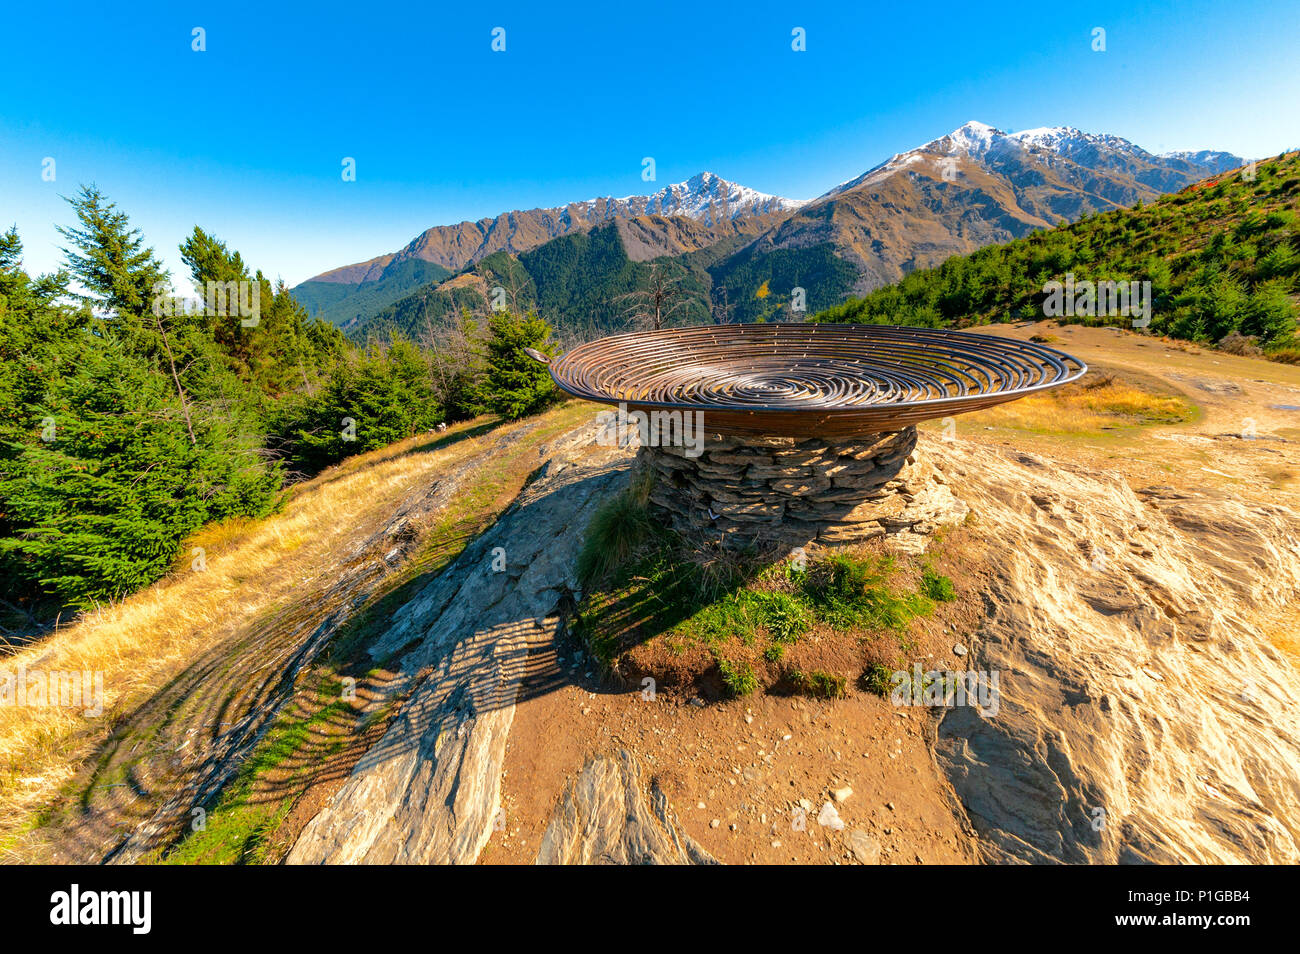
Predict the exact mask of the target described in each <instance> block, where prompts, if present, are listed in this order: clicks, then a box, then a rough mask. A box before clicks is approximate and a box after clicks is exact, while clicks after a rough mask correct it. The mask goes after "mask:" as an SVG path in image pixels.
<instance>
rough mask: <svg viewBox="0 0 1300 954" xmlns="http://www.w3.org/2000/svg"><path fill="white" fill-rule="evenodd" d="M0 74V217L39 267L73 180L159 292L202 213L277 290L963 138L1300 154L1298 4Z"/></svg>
mask: <svg viewBox="0 0 1300 954" xmlns="http://www.w3.org/2000/svg"><path fill="white" fill-rule="evenodd" d="M498 26H500V27H504V28H505V29H506V51H505V52H504V53H494V52H492V50H491V48H490V45H491V39H492V37H491V31H492V29H493V28H494V27H498ZM194 27H203V28H204V29H205V30H206V42H207V51H206V52H203V53H196V52H193V51H192V50H191V40H192V37H191V30H192V28H194ZM794 27H803V28H804V29H805V30H806V32H807V51H806V52H800V53H797V52H794V51H792V50H791V30H792V29H793V28H794ZM1094 27H1103V28H1104V29H1105V30H1106V47H1107V48H1106V51H1105V52H1104V53H1098V52H1094V51H1093V50H1092V30H1093V28H1094ZM0 64H3V66H2V67H0V69H2V70H3V75H4V81H5V90H4V93H3V99H2V100H0V225H2V226H4V227H7V226H8V225H9V224H12V223H15V222H16V223H17V225H18V226H19V229H20V231H21V233H22V235H23V238H24V240H25V242H26V243H27V253H26V261H27V266H28V268H29V269H30V270H33V271H46V270H50V269H52V268H54V267H55V266H56V265H57V264H58V262H59V260H60V256H59V252H58V245H59V239H58V236H57V235H56V234H55V232H54V230H53V225H54V224H55V223H67V222H68V221H69V218H70V211H69V209H68V208H67V206H66V205H65V204H64V203H63V202H62V201H61V200H60V198H59V196H60V195H67V194H71V193H72V192H74V191H75V190H76V188H77V186H78V185H79V184H80V183H84V182H95V183H97V184H98V185H99V186H100V187H101V188H103V189H104V190H105V191H106V192H107V193H108V195H109V196H110V197H111V198H112V199H114V200H115V201H117V203H118V204H119V205H120V206H121V207H122V208H123V209H125V210H126V211H127V212H128V213H129V214H130V215H131V216H132V218H133V220H134V221H135V223H136V224H137V225H139V226H140V227H141V228H142V229H144V231H145V233H146V237H147V238H148V240H149V242H150V243H151V244H152V245H154V247H155V248H156V249H157V250H158V252H159V253H160V254H161V255H162V256H163V258H164V260H165V261H166V262H167V263H168V265H169V266H171V267H172V270H173V273H174V274H177V275H180V274H182V273H183V268H182V266H181V265H180V262H179V256H178V254H177V251H176V245H177V243H178V242H180V241H181V240H182V239H183V238H184V236H185V235H186V234H187V233H188V232H189V231H190V230H191V229H192V227H193V226H194V225H195V224H199V225H202V226H203V227H204V228H206V229H208V230H210V231H213V232H215V233H216V234H217V235H218V236H220V237H221V238H223V239H225V240H226V241H227V242H228V243H229V244H230V245H232V246H233V247H235V248H237V249H239V250H240V251H241V252H242V253H243V255H244V257H245V259H246V260H247V261H249V262H251V263H252V264H253V265H254V266H255V267H260V268H262V269H263V270H264V271H266V272H267V273H268V274H269V275H271V276H272V277H275V276H282V277H284V278H285V280H287V281H288V282H290V284H293V283H296V282H298V281H301V280H302V279H304V278H307V277H309V276H310V275H312V274H315V273H317V272H320V271H323V270H325V269H327V268H330V267H334V266H337V265H343V264H347V263H350V262H354V261H359V260H362V259H366V258H370V257H372V256H374V255H378V254H380V253H383V252H386V251H392V250H395V249H397V248H400V247H401V246H402V245H404V244H405V243H406V242H408V241H409V240H410V239H411V238H413V237H414V236H415V235H416V234H418V233H419V232H421V231H422V230H424V229H425V228H427V227H429V226H431V225H438V224H445V223H449V222H456V221H460V220H462V219H477V218H480V217H482V216H485V215H492V214H495V213H497V212H502V211H506V210H509V209H515V208H531V207H535V206H549V205H559V204H562V203H564V202H566V201H569V200H575V199H584V198H590V197H592V196H596V195H628V194H632V193H639V192H649V191H653V189H654V188H659V187H662V186H664V185H666V184H668V183H670V182H676V181H680V180H682V179H684V178H687V177H688V176H690V175H693V174H694V173H696V172H698V171H700V170H702V169H710V170H712V171H714V172H716V173H718V174H719V175H722V176H724V177H725V178H728V179H732V180H734V181H737V182H740V183H743V184H745V185H748V186H751V187H753V188H756V189H759V190H762V191H765V192H773V193H777V194H780V195H785V196H791V197H796V198H807V197H811V196H814V195H817V194H820V193H821V192H823V191H825V190H826V189H828V188H829V187H831V186H833V185H835V184H837V183H839V182H842V181H844V180H846V179H849V178H852V177H853V176H856V175H858V174H859V173H861V172H863V171H864V170H865V169H867V168H869V167H870V166H873V165H875V164H876V163H878V162H880V161H881V160H882V159H885V158H887V157H888V156H890V155H892V154H893V153H895V152H899V151H902V150H905V149H908V148H911V147H913V146H915V145H919V144H920V143H922V142H925V141H927V140H929V139H933V138H935V137H938V136H940V135H943V134H944V133H945V132H948V131H950V130H951V129H953V128H955V127H956V126H958V125H960V124H961V123H963V122H965V121H966V120H969V119H979V120H981V121H983V122H987V123H991V124H993V125H995V126H998V127H1000V128H1003V129H1007V130H1017V129H1024V128H1028V127H1032V126H1051V125H1072V126H1078V127H1079V128H1081V129H1084V130H1088V131H1091V132H1109V133H1115V134H1117V135H1120V136H1124V137H1126V138H1128V139H1131V140H1133V141H1134V142H1136V143H1137V144H1138V145H1140V146H1143V147H1144V148H1146V149H1149V150H1151V151H1153V152H1163V151H1168V150H1173V149H1199V148H1214V149H1225V150H1228V151H1231V152H1235V153H1237V154H1239V155H1245V156H1248V157H1262V156H1265V155H1271V154H1274V153H1277V152H1279V151H1281V150H1283V149H1285V148H1294V147H1296V146H1300V2H1298V0H1290V2H1285V0H1267V2H1256V3H1251V2H1239V3H1226V2H1222V3H1208V2H1202V0H1163V2H1152V3H1136V4H1135V3H1132V2H1104V3H1068V2H1067V3H1059V2H1054V3H1042V4H1030V3H1016V2H1009V3H999V4H987V5H985V4H979V3H949V2H944V0H926V2H919V3H897V2H891V3H886V4H875V3H869V2H861V3H849V2H845V3H794V2H784V3H765V2H761V0H759V2H754V0H749V2H739V3H718V2H709V0H704V2H693V3H683V2H678V0H665V2H656V3H636V2H628V3H599V4H597V3H590V4H576V3H575V4H568V5H563V4H560V5H557V4H550V3H536V2H532V3H492V2H474V3H454V4H440V3H428V2H426V3H419V4H410V5H403V4H398V3H374V4H364V3H357V2H355V0H350V2H348V3H341V4H331V3H328V2H315V3H310V4H306V3H303V4H291V3H286V4H280V3H267V2H261V3H219V4H218V3H211V4H203V3H186V2H172V3H147V2H143V3H132V4H116V3H103V2H95V3H85V2H70V3H62V4H58V5H56V6H54V7H51V6H50V5H48V4H42V3H16V4H9V5H7V8H6V10H5V13H4V16H3V30H2V31H0ZM47 156H49V157H53V158H54V159H55V161H56V166H55V170H56V175H57V178H56V180H55V181H54V182H52V183H50V182H43V181H42V180H41V168H42V160H43V159H44V158H45V157H47ZM345 156H351V157H354V158H355V159H356V163H357V181H356V182H344V181H342V179H341V176H340V171H341V161H342V159H343V157H345ZM644 156H653V157H655V160H656V163H657V172H658V181H657V182H656V183H653V184H647V183H644V182H642V180H641V160H642V158H643V157H644Z"/></svg>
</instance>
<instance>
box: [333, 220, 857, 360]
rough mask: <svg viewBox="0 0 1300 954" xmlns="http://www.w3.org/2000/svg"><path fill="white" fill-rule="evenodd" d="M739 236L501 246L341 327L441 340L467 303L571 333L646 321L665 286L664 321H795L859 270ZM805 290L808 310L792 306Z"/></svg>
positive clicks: (612, 231) (820, 252) (600, 234)
mask: <svg viewBox="0 0 1300 954" xmlns="http://www.w3.org/2000/svg"><path fill="white" fill-rule="evenodd" d="M750 241H751V239H750V237H749V236H746V235H737V236H733V237H730V238H728V239H725V240H723V241H720V242H718V243H716V244H714V245H711V246H709V247H707V248H704V249H699V250H697V251H692V252H687V253H684V254H681V255H665V256H660V257H658V258H654V259H651V260H649V261H634V260H632V259H631V258H629V256H628V254H627V249H626V247H625V246H624V243H623V239H622V235H621V233H620V231H619V228H618V227H617V226H616V225H612V224H611V225H607V226H601V227H599V228H594V229H591V230H590V231H588V232H578V233H573V234H571V235H564V236H561V237H559V238H557V239H552V240H551V241H549V242H546V243H545V244H543V245H541V246H539V247H537V248H535V249H533V250H532V251H529V252H523V253H522V254H519V255H517V256H516V255H511V254H510V253H508V252H495V253H493V254H492V255H489V256H487V257H486V258H484V259H483V260H482V261H480V262H479V263H477V264H476V265H474V266H472V267H471V268H469V269H467V270H465V271H464V272H461V273H460V274H458V275H456V276H455V277H453V278H451V279H448V280H445V281H442V282H439V283H436V284H431V285H428V286H426V287H424V288H422V289H420V290H419V291H417V292H415V293H414V294H411V295H409V296H407V297H406V298H403V299H402V300H400V301H398V302H396V303H394V304H393V305H391V306H390V307H388V308H386V309H384V310H383V311H381V312H380V313H379V314H378V315H376V316H375V317H374V318H373V319H371V320H369V321H366V322H362V323H360V324H357V325H344V330H345V331H346V332H347V333H348V334H349V335H350V336H351V337H353V338H354V339H356V340H366V339H367V338H371V337H374V338H379V339H386V338H388V337H390V336H391V335H393V334H403V335H406V336H408V337H412V338H420V337H422V336H423V337H425V338H426V339H429V340H434V339H436V338H437V336H438V335H439V334H440V333H441V329H444V328H446V327H447V325H448V323H449V322H451V321H452V320H453V319H454V318H455V317H456V316H457V315H458V314H459V313H460V312H461V311H462V310H463V309H469V310H470V311H473V312H479V311H482V310H483V309H486V308H490V307H492V304H493V301H492V298H493V294H494V290H495V289H498V288H499V289H501V291H500V292H499V293H496V294H499V295H503V296H504V300H505V304H506V306H507V307H509V308H512V309H516V310H520V309H529V308H532V309H535V310H536V311H537V312H538V314H540V315H541V316H542V317H543V318H545V319H546V320H547V321H548V322H549V323H550V324H551V325H552V326H553V327H555V328H556V330H557V332H558V333H559V334H560V335H561V337H562V338H564V339H565V340H570V341H572V340H589V339H591V338H595V337H599V336H600V335H602V334H611V333H614V332H619V331H626V330H629V329H631V328H636V327H648V326H651V325H652V324H653V322H652V321H647V319H646V314H647V311H648V309H650V308H652V303H653V301H654V299H655V297H656V290H658V293H659V297H660V298H665V299H666V304H665V305H664V306H663V307H662V308H661V309H660V311H661V312H664V311H667V310H668V309H671V314H670V315H668V316H667V317H666V318H665V320H664V323H665V324H674V325H687V324H703V323H707V322H710V321H718V322H723V321H729V322H751V321H778V320H784V321H792V320H793V321H797V320H800V319H801V318H802V317H803V316H804V315H806V314H808V313H811V312H812V311H814V310H815V309H817V308H823V307H826V306H827V305H830V304H833V303H835V302H838V301H840V300H842V299H843V297H844V296H845V295H847V294H848V293H849V291H850V290H851V289H852V288H853V283H854V281H855V279H856V275H857V269H856V267H855V266H854V265H852V264H851V263H850V262H847V261H845V260H843V259H841V258H839V257H837V256H836V254H835V250H834V247H833V246H832V245H831V244H830V243H819V244H815V245H812V246H809V247H807V248H798V249H777V250H773V251H766V252H757V251H752V250H746V249H745V248H744V247H745V246H746V245H747V244H749V243H750ZM795 288H802V289H803V301H802V303H801V305H802V308H794V309H792V307H791V306H792V304H793V303H794V302H793V300H792V299H793V291H794V289H795Z"/></svg>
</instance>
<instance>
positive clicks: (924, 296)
mask: <svg viewBox="0 0 1300 954" xmlns="http://www.w3.org/2000/svg"><path fill="white" fill-rule="evenodd" d="M1298 201H1300V153H1288V154H1285V155H1283V156H1280V157H1278V158H1277V159H1274V160H1271V161H1267V162H1261V163H1258V164H1257V166H1256V167H1255V168H1254V170H1253V176H1252V174H1251V172H1250V171H1249V168H1248V169H1247V170H1245V171H1244V174H1243V173H1238V172H1230V173H1226V174H1223V175H1221V176H1219V177H1215V178H1211V179H1208V180H1205V181H1203V182H1199V183H1197V184H1195V185H1192V186H1189V187H1188V188H1186V189H1184V190H1182V191H1181V192H1178V193H1174V194H1170V195H1164V196H1161V197H1160V198H1158V199H1157V200H1155V201H1154V202H1152V203H1150V204H1146V205H1142V204H1139V205H1137V206H1136V207H1134V208H1132V209H1119V210H1115V211H1111V212H1105V213H1100V214H1096V215H1089V216H1086V217H1085V218H1082V219H1080V220H1079V221H1078V222H1075V223H1074V224H1072V225H1063V226H1061V227H1059V228H1055V229H1051V230H1046V231H1040V232H1035V233H1033V234H1032V235H1029V236H1027V237H1025V238H1022V239H1018V240H1016V241H1013V242H1009V243H1006V244H1004V245H994V246H989V247H987V248H983V249H980V250H979V251H977V252H974V253H972V254H970V255H961V256H954V257H953V258H950V259H948V260H947V261H945V262H944V263H943V264H942V265H940V266H938V267H937V268H931V269H925V270H922V271H916V272H913V273H912V274H910V275H908V276H907V277H905V278H904V279H902V280H901V281H899V282H897V283H896V284H893V285H890V286H888V287H885V288H881V289H879V290H877V291H874V292H872V293H871V294H869V295H866V296H865V297H862V298H857V299H854V300H852V301H849V302H846V303H844V304H842V305H839V306H836V307H834V308H829V309H827V310H825V311H822V312H821V313H819V314H818V315H817V316H816V317H817V320H819V321H840V322H868V323H879V324H907V325H922V326H926V327H945V326H953V327H959V328H960V327H966V326H969V325H974V324H983V323H987V322H991V321H1010V320H1017V319H1034V318H1042V317H1044V314H1045V312H1044V304H1045V302H1046V300H1047V298H1048V292H1047V291H1046V289H1045V286H1046V285H1047V284H1048V283H1049V282H1063V283H1064V282H1066V281H1067V280H1069V279H1070V278H1071V276H1072V280H1073V281H1074V282H1076V283H1077V282H1083V281H1087V282H1092V283H1094V284H1095V283H1098V282H1105V281H1115V282H1134V281H1136V282H1148V281H1149V282H1150V283H1151V321H1150V325H1149V328H1148V330H1149V331H1151V332H1153V333H1156V334H1164V335H1169V336H1171V337H1175V338H1183V339H1187V340H1190V341H1199V342H1206V343H1220V342H1224V341H1225V339H1229V340H1228V342H1226V343H1225V344H1226V346H1228V347H1232V348H1234V349H1237V350H1241V349H1245V350H1251V349H1252V348H1254V347H1256V346H1258V347H1262V348H1264V349H1265V350H1266V351H1267V352H1268V353H1270V355H1271V356H1274V357H1278V358H1281V359H1283V360H1297V359H1300V347H1297V344H1296V321H1297V317H1298V316H1300V310H1298V309H1297V294H1298V293H1300V215H1298V214H1297V202H1298ZM1069 320H1077V321H1080V322H1083V323H1092V324H1124V325H1129V324H1131V321H1132V318H1131V316H1120V315H1115V314H1110V315H1107V314H1095V315H1087V314H1081V315H1080V314H1077V315H1075V316H1072V317H1071V318H1070V319H1069ZM1242 338H1246V339H1254V343H1252V342H1251V341H1249V340H1247V341H1242V340H1241V339H1242Z"/></svg>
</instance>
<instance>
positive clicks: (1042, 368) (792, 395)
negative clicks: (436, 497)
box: [538, 324, 1088, 439]
mask: <svg viewBox="0 0 1300 954" xmlns="http://www.w3.org/2000/svg"><path fill="white" fill-rule="evenodd" d="M538 357H540V356H538ZM1087 370H1088V368H1087V365H1085V364H1084V363H1083V362H1082V361H1080V360H1078V359H1077V358H1073V357H1071V356H1070V355H1068V354H1065V353H1064V352H1061V351H1057V350H1055V349H1054V348H1045V347H1043V346H1042V345H1038V344H1033V343H1030V342H1026V341H1016V340H1013V339H1010V338H999V337H993V336H991V335H978V334H970V333H967V332H961V331H947V330H934V329H929V328H901V327H894V326H890V325H839V324H753V325H705V326H701V327H694V328H669V329H663V330H660V331H648V332H637V333H633V334H622V335H613V336H611V337H608V338H601V339H600V340H598V341H593V342H590V343H588V344H584V345H580V346H578V347H577V348H574V349H572V350H571V351H569V352H567V353H566V354H564V355H562V356H561V357H559V358H556V359H555V360H554V361H552V362H550V371H551V376H552V377H553V378H554V379H555V383H556V384H557V385H559V387H560V388H562V389H563V390H564V391H567V392H568V393H569V394H572V395H573V396H575V397H579V398H584V399H586V400H589V401H599V402H602V403H605V404H625V405H626V406H627V407H628V409H629V410H646V411H650V410H655V409H660V410H669V411H702V412H703V413H704V421H705V426H706V427H707V428H708V430H709V431H711V432H718V433H721V434H749V435H764V436H785V437H820V438H833V439H838V438H847V437H852V436H854V435H859V434H868V433H874V432H879V431H895V430H899V429H901V428H903V427H907V426H908V425H911V424H916V423H918V422H919V421H924V420H928V419H930V418H936V417H945V416H948V415H952V414H962V413H965V412H968V411H976V410H979V409H980V408H986V407H991V406H992V405H994V404H1001V403H1003V402H1006V401H1014V400H1015V399H1016V398H1020V397H1024V396H1025V395H1027V394H1033V393H1034V392H1036V391H1042V390H1046V389H1047V388H1052V387H1056V386H1058V385H1062V384H1065V383H1067V382H1069V381H1073V380H1075V379H1077V378H1079V377H1080V376H1081V375H1083V373H1084V372H1085V371H1087Z"/></svg>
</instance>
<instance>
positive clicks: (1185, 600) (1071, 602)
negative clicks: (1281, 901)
mask: <svg viewBox="0 0 1300 954" xmlns="http://www.w3.org/2000/svg"><path fill="white" fill-rule="evenodd" d="M945 451H946V455H947V457H948V461H947V462H946V463H945V468H946V469H948V470H949V476H950V478H951V479H952V480H953V482H954V483H955V484H956V486H957V488H958V493H960V494H961V496H962V497H963V498H964V499H966V500H967V501H969V502H970V504H971V506H972V508H973V509H974V512H975V515H976V518H977V522H976V527H977V528H978V533H979V535H981V536H983V537H984V538H985V539H986V541H987V543H988V546H989V549H990V552H991V553H996V559H993V560H990V561H989V573H990V577H989V580H988V584H987V590H986V594H985V598H986V600H987V615H986V618H985V620H984V622H983V624H982V627H981V629H980V631H979V632H978V633H977V634H975V636H974V638H973V640H972V641H971V645H972V653H971V660H972V661H971V662H970V665H971V667H972V668H974V669H979V670H984V671H988V672H997V673H1000V683H1001V684H1000V700H999V705H998V706H997V710H996V713H986V714H981V712H980V711H979V709H977V708H974V707H955V708H951V709H946V710H943V713H944V714H943V717H942V720H941V722H940V723H939V724H938V729H937V738H936V754H937V756H938V759H939V763H940V765H941V766H942V767H943V768H944V769H945V771H946V772H947V774H948V776H949V778H950V779H951V781H952V784H953V786H954V788H955V790H956V794H957V796H958V797H959V799H960V800H961V802H962V803H963V805H964V806H965V808H966V811H967V813H968V814H969V816H970V819H971V821H972V823H973V825H974V827H975V829H976V830H977V831H978V832H979V834H980V836H981V843H982V848H983V854H984V856H985V858H986V860H989V861H994V862H1007V861H1019V862H1035V863H1036V862H1072V863H1098V862H1100V863H1114V862H1159V863H1188V862H1194V863H1236V862H1246V863H1262V862H1274V863H1286V864H1295V863H1296V862H1297V861H1300V771H1297V766H1300V702H1298V701H1297V700H1300V675H1298V674H1297V671H1296V669H1295V667H1294V666H1293V665H1292V664H1291V663H1290V662H1288V661H1287V660H1286V659H1285V658H1283V657H1282V656H1281V654H1280V653H1279V652H1278V651H1277V650H1276V649H1275V648H1274V647H1273V646H1272V645H1271V644H1270V642H1269V641H1268V639H1267V638H1266V637H1265V636H1263V635H1262V634H1261V633H1260V631H1259V627H1258V621H1259V620H1260V618H1261V615H1264V614H1268V613H1270V612H1272V611H1276V610H1277V609H1278V608H1279V607H1285V606H1286V605H1287V604H1288V603H1291V602H1294V600H1295V598H1296V596H1297V593H1300V536H1298V534H1300V521H1298V520H1297V515H1296V514H1294V513H1292V512H1290V511H1288V510H1286V509H1284V508H1281V507H1275V506H1259V505H1251V504H1246V503H1243V502H1241V501H1239V500H1235V499H1232V498H1229V497H1226V496H1222V495H1218V494H1215V493H1213V492H1207V493H1203V494H1202V493H1197V494H1188V493H1178V492H1173V491H1170V490H1167V489H1159V488H1155V489H1151V490H1147V491H1144V492H1141V493H1135V492H1134V491H1133V490H1131V489H1130V488H1129V486H1128V485H1127V484H1126V483H1125V481H1124V480H1123V479H1122V478H1120V477H1119V476H1117V475H1108V474H1106V473H1096V472H1092V471H1084V470H1082V469H1075V468H1072V467H1069V466H1065V465H1062V464H1060V463H1059V462H1057V461H1048V460H1045V459H1041V458H1038V457H1035V456H1033V455H1030V454H1023V453H1015V452H999V451H997V450H993V449H989V448H982V447H977V446H975V445H968V444H964V443H961V442H957V443H955V444H952V445H950V446H949V447H948V448H945Z"/></svg>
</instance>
